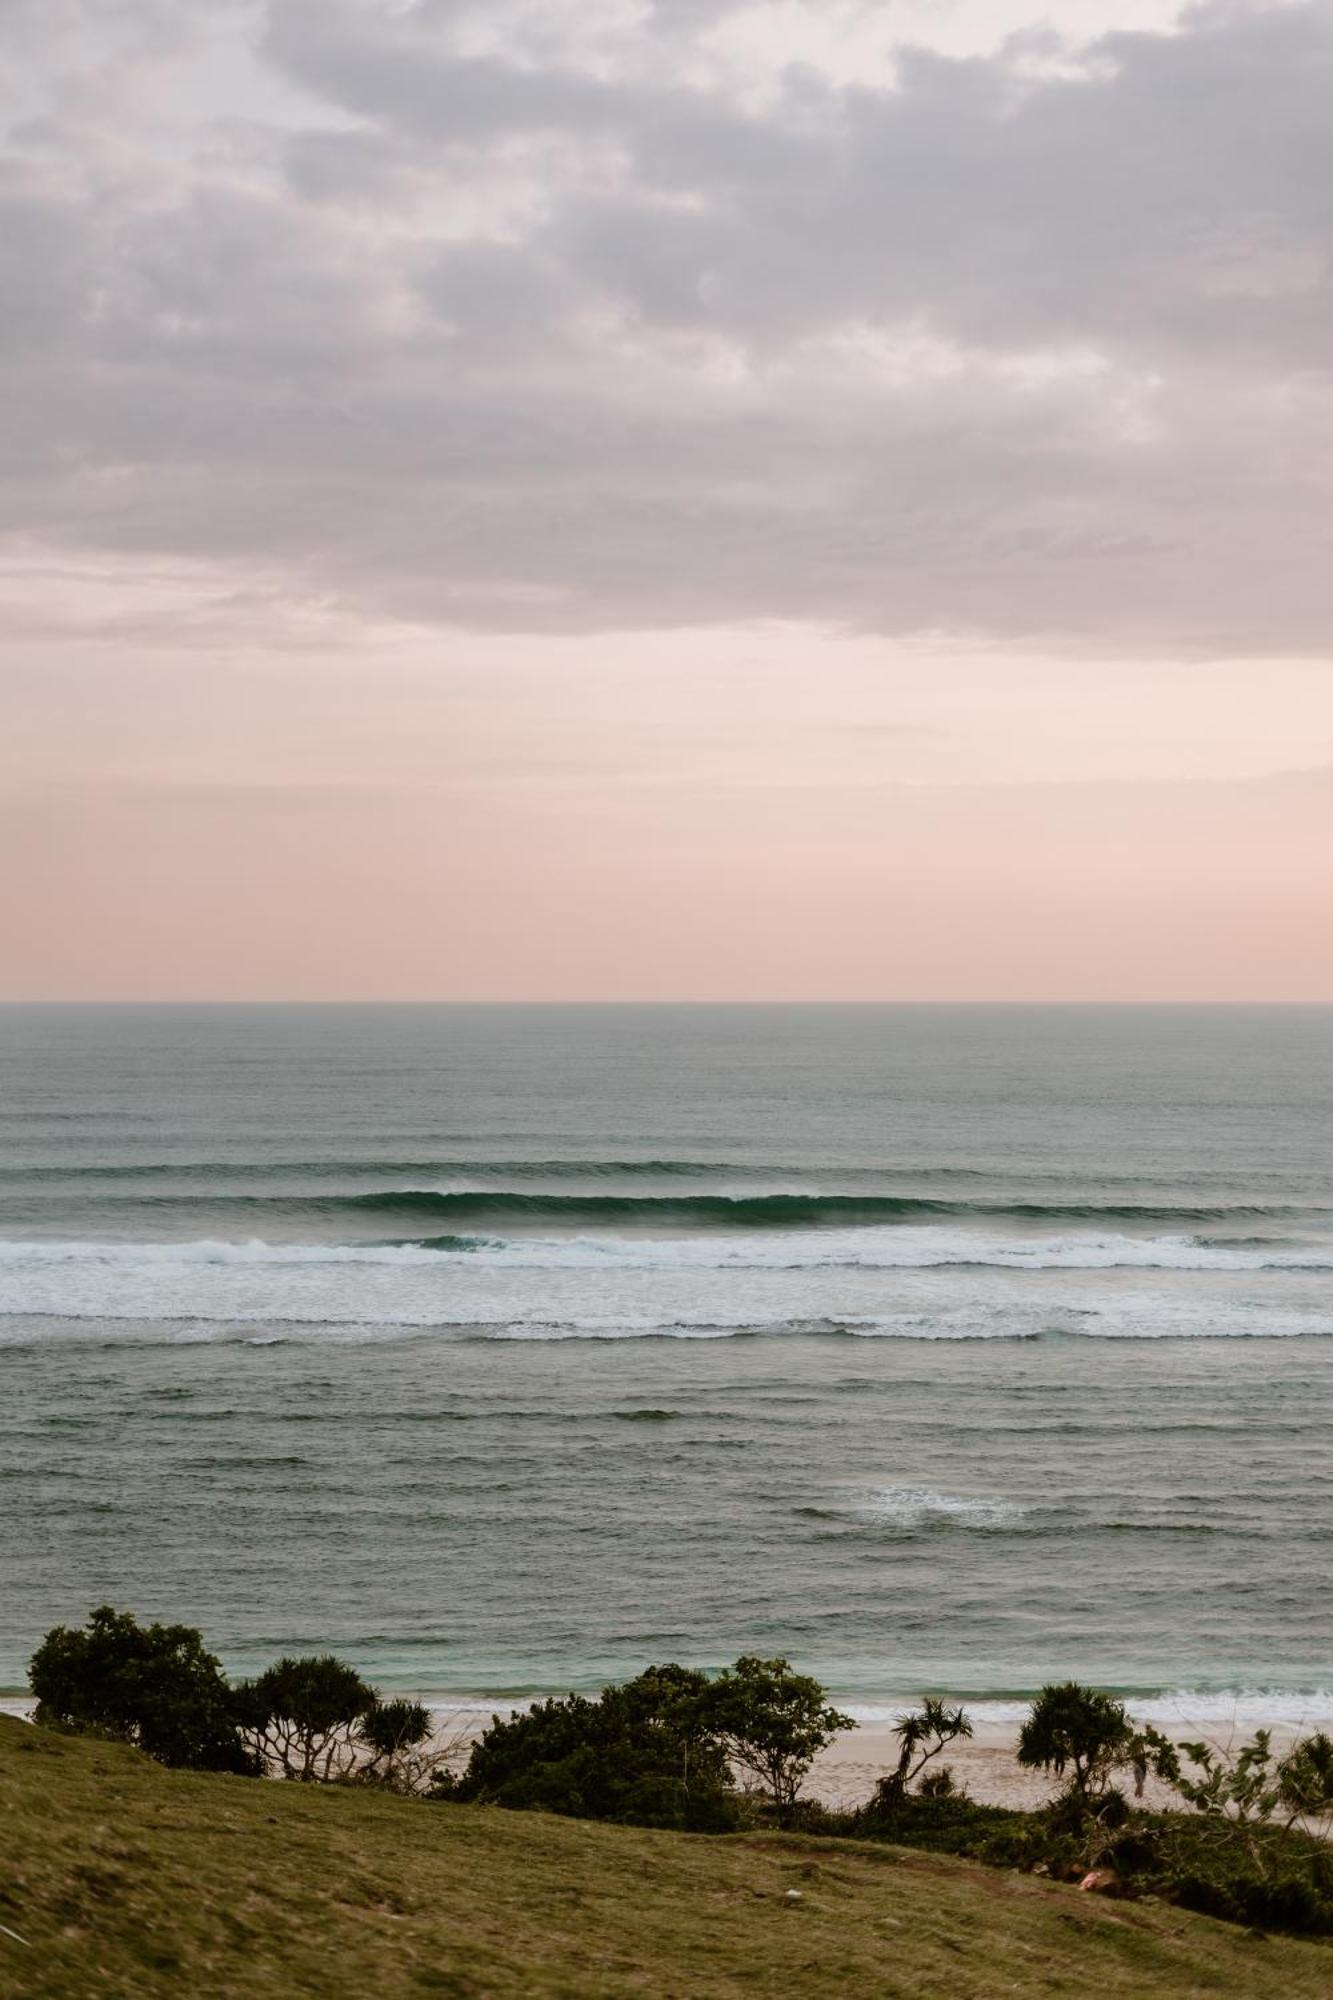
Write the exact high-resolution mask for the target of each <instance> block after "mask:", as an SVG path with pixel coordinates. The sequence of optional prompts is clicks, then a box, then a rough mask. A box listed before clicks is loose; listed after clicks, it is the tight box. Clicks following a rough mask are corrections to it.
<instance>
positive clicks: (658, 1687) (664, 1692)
mask: <svg viewBox="0 0 1333 2000" xmlns="http://www.w3.org/2000/svg"><path fill="white" fill-rule="evenodd" d="M708 1695H709V1683H708V1680H707V1677H706V1676H705V1675H703V1674H700V1673H695V1672H693V1671H692V1670H691V1669H689V1668H687V1667H678V1666H661V1667H649V1668H648V1669H647V1671H646V1672H644V1673H642V1674H640V1675H639V1676H638V1677H637V1679H635V1680H632V1681H628V1682H626V1683H625V1684H624V1685H623V1686H621V1687H610V1688H607V1689H606V1691H605V1692H604V1693H603V1694H602V1695H601V1696H600V1698H599V1699H597V1700H596V1701H590V1700H588V1699H586V1698H585V1697H584V1696H582V1695H576V1694H571V1695H565V1696H563V1697H560V1698H558V1699H555V1700H552V1701H542V1702H537V1703H536V1704H535V1705H534V1706H533V1707H532V1708H530V1709H528V1710H527V1711H526V1712H525V1713H523V1714H521V1715H515V1716H512V1717H510V1718H509V1719H508V1720H502V1719H501V1718H500V1717H499V1716H496V1717H494V1718H493V1720H492V1723H491V1727H490V1728H489V1729H488V1730H487V1731H486V1734H485V1735H484V1736H483V1737H482V1738H481V1739H480V1741H479V1742H477V1743H476V1744H474V1745H473V1749H472V1754H471V1757H470V1758H469V1760H468V1765H467V1769H466V1770H465V1771H464V1773H463V1775H462V1777H461V1778H460V1779H458V1780H456V1781H447V1780H446V1781H445V1782H444V1783H442V1784H440V1785H438V1786H437V1796H440V1797H448V1798H452V1799H458V1800H461V1801H467V1800H477V1801H481V1802H485V1803H490V1804H494V1805H500V1806H510V1807H517V1808H523V1807H528V1808H537V1809H540V1810H542V1811H546V1812H555V1813H562V1814H565V1815H567V1816H568V1817H570V1818H574V1819H605V1820H617V1821H620V1822H622V1823H625V1824H629V1825H635V1826H666V1827H678V1828H684V1829H687V1830H690V1831H693V1832H720V1831H725V1830H726V1829H728V1828H730V1827H732V1826H734V1825H735V1823H736V1813H735V1802H734V1799H733V1797H732V1794H731V1787H730V1777H729V1773H728V1770H727V1759H726V1754H725V1751H724V1750H723V1748H722V1746H721V1744H720V1743H719V1742H718V1740H717V1738H716V1736H715V1734H714V1733H713V1731H712V1729H711V1727H710V1724H709V1720H708V1718H707V1715H706V1703H707V1698H708Z"/></svg>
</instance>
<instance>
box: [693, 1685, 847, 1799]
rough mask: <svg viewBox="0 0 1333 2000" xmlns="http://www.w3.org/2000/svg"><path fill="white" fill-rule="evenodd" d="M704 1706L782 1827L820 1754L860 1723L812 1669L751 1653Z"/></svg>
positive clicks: (710, 1690)
mask: <svg viewBox="0 0 1333 2000" xmlns="http://www.w3.org/2000/svg"><path fill="white" fill-rule="evenodd" d="M704 1705H705V1710H706V1715H707V1720H708V1724H709V1727H710V1730H711V1732H712V1733H713V1734H715V1735H716V1737H717V1738H718V1739H719V1740H720V1741H721V1743H722V1744H723V1745H724V1746H725V1748H726V1752H727V1755H728V1757H729V1758H730V1759H731V1761H732V1763H733V1764H738V1765H739V1766H740V1767H741V1769H742V1770H744V1771H748V1772H749V1773H750V1775H751V1776H752V1777H755V1778H757V1779H758V1780H759V1782H760V1784H761V1785H762V1787H763V1789H764V1791H765V1792H766V1793H767V1794H768V1797H769V1799H770V1801H771V1803H772V1806H773V1809H774V1812H775V1813H776V1814H777V1820H778V1825H779V1826H789V1825H790V1824H791V1822H792V1819H793V1816H794V1812H795V1807H796V1801H797V1798H798V1797H799V1795H800V1790H801V1786H802V1784H803V1783H804V1782H805V1778H806V1775H807V1773H808V1772H809V1769H810V1766H811V1764H813V1762H814V1760H815V1758H816V1756H817V1755H818V1753H819V1752H820V1751H821V1750H823V1749H824V1748H825V1747H826V1745H828V1744H829V1743H831V1742H832V1741H833V1738H834V1737H835V1736H836V1735H837V1734H838V1732H839V1731H840V1730H843V1729H854V1728H855V1726H856V1725H855V1723H854V1722H853V1721H852V1718H851V1716H850V1715H842V1714H840V1713H839V1711H838V1710H837V1709H836V1708H830V1707H829V1705H828V1702H827V1700H826V1699H825V1695H824V1690H823V1688H822V1687H821V1686H820V1684H819V1682H818V1681H817V1680H814V1679H813V1678H812V1677H811V1676H810V1675H809V1674H798V1673H797V1672H796V1671H795V1669H794V1668H793V1667H792V1665H791V1663H790V1661H788V1660H784V1659H773V1660H761V1659H759V1658H757V1657H756V1655H754V1654H753V1653H747V1654H746V1655H745V1656H744V1657H743V1658H741V1659H739V1660H737V1662H736V1664H735V1666H734V1667H727V1668H726V1669H725V1670H724V1671H723V1672H722V1673H720V1674H719V1675H718V1677H717V1679H716V1680H715V1681H713V1682H712V1683H711V1684H710V1686H709V1687H708V1690H707V1695H706V1698H705V1704H704Z"/></svg>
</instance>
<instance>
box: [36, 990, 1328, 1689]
mask: <svg viewBox="0 0 1333 2000" xmlns="http://www.w3.org/2000/svg"><path fill="white" fill-rule="evenodd" d="M1331 1058H1333V1012H1330V1010H1327V1009H1318V1008H1290V1009H1284V1008H1269V1009H1229V1008H1222V1009H1184V1008H1160V1009H1151V1008H1141V1009H1140V1008H1134V1009H1096V1008H1064V1009H1062V1008H1050V1009H1040V1008H991V1009H986V1008H976V1009H971V1008H940V1009H930V1008H573V1007H571V1008H549V1009H521V1008H424V1007H423V1008H404V1009H382V1008H205V1007H195V1008H191V1007H179V1008H115V1009H74V1008H71V1009H41V1008H10V1009H5V1010H0V1086H2V1089H0V1370H3V1383H4V1390H5V1393H4V1396H3V1398H0V1535H2V1537H3V1543H2V1545H3V1549H4V1556H3V1583H4V1591H3V1611H2V1612H0V1688H4V1687H9V1688H15V1687H18V1686H19V1685H20V1684H21V1680H22V1666H23V1660H24V1658H25V1657H26V1651H27V1650H29V1649H30V1648H31V1645H32V1644H33V1643H34V1641H35V1638H36V1637H37V1636H38V1635H39V1634H40V1632H41V1631H42V1630H44V1629H45V1628H46V1626H47V1625H49V1624H51V1623H53V1622H56V1621H57V1620H58V1619H77V1618H81V1617H82V1616H83V1615H84V1614H85V1612H86V1611H87V1609H88V1607H89V1605H90V1604H91V1603H93V1602H95V1601H99V1600H100V1599H102V1598H104V1597H110V1598H112V1599H113V1600H114V1601H116V1602H123V1603H126V1604H129V1605H131V1606H132V1607H133V1608H135V1609H137V1610H139V1611H140V1612H141V1613H142V1614H152V1615H160V1616H171V1617H180V1616H187V1617H189V1618H190V1619H191V1620H192V1621H193V1622H197V1623H199V1624H201V1625H203V1626H204V1627H205V1628H206V1629H207V1630H208V1632H209V1634H210V1638H211V1639H212V1640H213V1641H214V1643H216V1644H217V1645H218V1646H219V1648H220V1650H221V1651H222V1652H223V1654H224V1657H225V1658H226V1659H227V1660H228V1663H229V1664H231V1665H233V1666H234V1667H235V1668H236V1669H237V1670H244V1669H245V1668H246V1667H248V1666H249V1665H252V1664H254V1663H256V1662H257V1661H259V1660H261V1659H264V1658H267V1657H270V1656H271V1655H272V1653H273V1652H274V1651H275V1650H279V1649H281V1648H283V1647H286V1646H294V1645H311V1646H319V1647H324V1646H336V1648H337V1649H338V1650H339V1651H341V1652H344V1653H347V1654H348V1655H349V1656H351V1657H353V1658H354V1659H356V1660H357V1662H358V1664H360V1665H362V1666H363V1667H364V1668H365V1669H366V1670H367V1671H369V1672H371V1673H372V1674H374V1675H376V1676H378V1678H379V1679H380V1680H381V1681H382V1682H383V1683H384V1684H385V1685H386V1686H391V1687H399V1688H411V1689H414V1690H420V1689H423V1688H427V1689H435V1690H438V1689H453V1690H465V1691H468V1693H469V1695H477V1696H478V1697H481V1696H486V1697H489V1696H490V1695H492V1694H493V1695H495V1696H496V1697H497V1698H499V1697H500V1696H507V1695H510V1694H514V1693H522V1692H524V1691H532V1690H534V1689H547V1688H552V1687H561V1686H582V1687H589V1686H595V1685H597V1684H598V1683H599V1682H600V1681H602V1680H604V1679H605V1678H606V1677H607V1676H608V1675H612V1674H615V1673H620V1672H629V1671H633V1670H634V1669H635V1668H636V1667H637V1666H639V1665H642V1664H643V1663H644V1662H645V1661H646V1660H648V1659H650V1658H662V1657H668V1656H670V1657H678V1658H682V1659H690V1660H694V1661H697V1662H698V1663H700V1664H704V1665H708V1664H716V1663H717V1662H719V1661H720V1660H722V1659H725V1658H727V1657H731V1656H734V1654H735V1653H737V1652H738V1651H742V1650H754V1649H756V1648H758V1649H761V1650H768V1651H772V1650H785V1651H789V1652H791V1653H793V1654H794V1655H796V1656H798V1657H800V1658H801V1659H802V1660H803V1661H804V1662H806V1663H807V1664H809V1665H810V1666H812V1667H813V1668H815V1669H816V1670H817V1671H820V1672H821V1673H823V1675H824V1676H825V1678H826V1679H827V1680H828V1681H829V1684H830V1685H831V1686H833V1687H834V1688H835V1689H836V1690H837V1691H838V1692H839V1693H840V1694H841V1695H842V1696H843V1697H844V1698H845V1699H848V1700H850V1701H852V1702H853V1704H855V1703H857V1702H860V1703H861V1704H862V1705H863V1706H866V1705H868V1707H869V1709H873V1708H874V1706H875V1703H876V1702H877V1701H878V1700H881V1699H882V1698H884V1697H885V1696H886V1695H887V1694H889V1693H891V1692H892V1693H894V1694H896V1693H898V1692H899V1691H910V1690H912V1689H913V1688H921V1687H927V1686H930V1687H935V1688H940V1689H947V1690H951V1691H954V1692H960V1693H967V1694H970V1695H972V1696H974V1697H976V1696H980V1697H983V1698H984V1699H985V1700H987V1701H988V1702H991V1703H996V1704H999V1706H1000V1708H1003V1706H1004V1704H1005V1703H1007V1702H1008V1703H1012V1702H1014V1701H1021V1698H1022V1696H1023V1695H1024V1694H1025V1693H1026V1692H1027V1691H1029V1690H1030V1689H1031V1688H1032V1687H1033V1686H1035V1685H1036V1684H1038V1682H1039V1681H1040V1680H1041V1679H1043V1678H1045V1677H1047V1676H1049V1675H1051V1674H1066V1673H1077V1674H1079V1675H1081V1676H1084V1677H1087V1678H1093V1679H1098V1680H1101V1681H1103V1682H1104V1683H1105V1684H1107V1685H1112V1686H1116V1687H1118V1688H1121V1689H1122V1690H1123V1691H1125V1692H1126V1693H1127V1694H1130V1695H1131V1696H1133V1697H1134V1699H1136V1700H1137V1701H1139V1702H1140V1703H1149V1704H1151V1703H1152V1702H1154V1701H1165V1700H1167V1699H1168V1698H1169V1699H1170V1700H1172V1701H1175V1700H1179V1699H1182V1698H1184V1696H1188V1698H1189V1699H1190V1700H1192V1701H1194V1702H1196V1703H1203V1704H1205V1707H1206V1704H1209V1703H1211V1704H1213V1705H1214V1707H1216V1708H1217V1709H1218V1710H1219V1712H1221V1711H1222V1710H1224V1709H1225V1708H1226V1706H1227V1704H1228V1703H1234V1702H1235V1701H1236V1700H1238V1699H1240V1698H1241V1696H1242V1695H1243V1698H1244V1700H1245V1702H1247V1703H1249V1704H1251V1705H1253V1704H1254V1703H1256V1702H1257V1703H1259V1704H1260V1706H1262V1705H1263V1704H1264V1703H1265V1702H1267V1703H1268V1704H1269V1705H1270V1708H1271V1711H1272V1712H1273V1713H1275V1714H1277V1713H1287V1712H1288V1711H1289V1710H1290V1711H1291V1712H1295V1711H1296V1710H1297V1709H1299V1710H1300V1711H1301V1712H1302V1713H1307V1712H1322V1711H1318V1704H1319V1702H1321V1701H1322V1700H1324V1698H1325V1696H1326V1694H1327V1690H1328V1689H1329V1687H1330V1686H1333V1615H1331V1614H1330V1612H1329V1610H1328V1608H1327V1607H1328V1604H1329V1601H1330V1594H1329V1591H1328V1588H1327V1585H1328V1583H1329V1582H1330V1581H1333V1578H1331V1577H1330V1575H1329V1561H1328V1554H1327V1550H1328V1538H1327V1532H1326V1529H1327V1510H1328V1504H1329V1500H1330V1497H1333V1472H1331V1471H1330V1470H1329V1465H1330V1460H1329V1454H1328V1449H1327V1445H1328V1435H1329V1424H1330V1419H1331V1418H1333V1339H1331V1338H1330V1336H1331V1335H1333V1285H1331V1284H1330V1274H1333V1061H1331V1060H1330V1059H1331ZM1182 1691H1183V1694H1182ZM1312 1703H1313V1704H1315V1709H1314V1710H1311V1707H1310V1705H1311V1704H1312ZM997 1712H999V1710H998V1709H997ZM1199 1712H1204V1710H1202V1709H1201V1710H1200V1711H1199Z"/></svg>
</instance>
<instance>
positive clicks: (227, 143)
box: [0, 0, 1333, 654]
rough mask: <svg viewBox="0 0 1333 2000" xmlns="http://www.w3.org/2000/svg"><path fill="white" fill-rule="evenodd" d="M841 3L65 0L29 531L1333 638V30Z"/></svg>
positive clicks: (22, 305) (928, 621)
mask: <svg viewBox="0 0 1333 2000" xmlns="http://www.w3.org/2000/svg"><path fill="white" fill-rule="evenodd" d="M835 16H836V25H837V26H838V29H839V34H838V35H831V34H830V35H828V36H826V46H825V45H823V44H821V42H820V39H819V33H818V28H819V23H820V20H821V10H814V11H813V12H811V11H810V10H804V11H802V10H801V9H800V8H799V7H793V6H787V7H785V8H783V7H776V6H773V7H765V6H757V5H740V4H733V5H730V6H728V5H726V4H725V0H658V4H656V5H654V6H649V5H646V4H639V5H632V4H630V0H600V4H594V0H584V4H581V5H579V6H577V7H563V8H562V7H561V6H559V5H556V4H554V3H553V0H552V3H551V4H544V5H542V6H536V5H523V4H512V5H511V4H492V5H490V6H488V7H486V8H478V7H474V6H469V5H466V4H462V0H417V4H415V5H404V4H401V0H399V3H398V4H391V0H271V4H269V5H267V6H259V5H251V4H246V3H245V0H223V4H218V0H209V4H207V5H204V4H194V5H186V4H182V0H174V4H166V0H118V4H107V0H96V4H94V0H40V4H39V0H17V4H11V5H10V6H9V7H8V8H7V9H6V10H5V11H4V13H3V15H0V56H3V58H4V68H5V73H6V74H7V75H8V76H9V77H10V78H11V87H10V90H11V97H12V103H11V105H10V107H9V115H8V116H7V117H6V118H5V120H4V122H3V136H2V139H0V287H2V288H3V296H4V298H5V302H6V304H5V311H4V314H3V318H2V319H0V342H2V343H3V364H4V365H3V391H2V394H3V399H4V422H3V425H2V426H0V434H2V435H3V439H4V443H3V446H2V447H0V452H2V456H0V530H3V531H4V532H5V533H7V534H8V535H10V536H12V537H15V538H21V540H22V543H23V545H24V546H26V547H29V548H31V547H33V546H36V547H37V548H39V549H43V550H54V551H71V552H72V551H75V550H80V551H91V552H100V553H102V554H106V555H110V556H112V557H115V556H129V557H134V558H139V557H150V556H151V557H152V558H154V559H161V558H168V559H177V560H189V561H195V560H204V561H206V562H208V563H210V564H214V565H216V564H222V565H223V566H234V567H235V568H236V569H237V571H238V573H240V574H244V575H246V576H253V575H254V574H256V573H258V572H260V571H262V572H263V573H264V574H265V575H266V576H269V577H272V576H275V575H276V576H279V577H281V578H283V579H284V580H285V584H286V587H289V588H290V589H291V590H292V591H293V592H294V593H305V592H313V593H316V594H331V595H333V596H336V597H338V598H341V599H345V600H347V601H349V602H355V603H356V604H358V605H360V606H364V607H368V608H370V609H372V610H375V611H382V612H385V613H389V614H393V615H397V616H406V617H409V618H413V619H419V620H425V621H439V622H443V623H448V624H454V625H457V624H462V625H474V626H487V627H492V628H498V629H510V630H530V631H531V630H541V631H552V632H579V631H592V630H596V629H599V628H600V629H606V628H616V627H622V626H632V627H635V628H639V629H643V628H647V627H652V626H672V625H684V624H697V623H705V622H707V623H713V624H717V623H726V622H728V621H739V620H751V619H754V618H756V617H763V618H781V619H796V620H816V621H821V622H828V621H837V622H844V623H846V624H849V625H853V626H859V627H862V628H865V629H867V630H870V631H876V632H881V633H903V632H910V631H913V630H919V629H922V628H964V629H970V630H973V631H977V632H983V633H989V634H994V635H996V636H998V637H1001V638H1004V639H1009V640H1012V639H1015V638H1019V637H1022V638H1027V639H1032V638H1040V639H1041V640H1043V641H1046V642H1050V641H1057V642H1059V643H1061V644H1063V645H1066V646H1077V647H1080V648H1083V647H1086V648H1096V649H1099V650H1100V649H1109V650H1120V651H1126V650H1131V649H1138V650H1141V651H1143V652H1161V651H1175V652H1176V653H1214V654H1215V653H1219V652H1222V651H1234V652H1237V653H1246V652H1248V653H1256V652H1264V653H1269V654H1272V653H1276V652H1280V651H1290V652H1296V653H1300V652H1318V651H1320V650H1322V649H1325V648H1326V647H1327V646H1328V645H1329V643H1330V641H1333V593H1331V592H1330V591H1329V588H1328V578H1329V575H1330V573H1333V561H1331V559H1333V550H1331V549H1330V520H1331V519H1333V516H1331V515H1330V498H1331V497H1333V496H1331V494H1330V485H1331V483H1333V286H1331V280H1330V258H1331V256H1333V196H1331V195H1330V190H1331V189H1333V119H1330V117H1329V115H1328V111H1329V106H1330V104H1333V11H1330V9H1329V8H1328V7H1327V6H1312V5H1291V6H1280V7H1275V8H1266V7H1230V6H1224V7H1217V8H1206V9H1200V10H1195V11H1192V12H1190V13H1187V14H1186V15H1185V16H1183V17H1182V18H1181V20H1180V21H1179V22H1178V23H1177V24H1176V25H1175V27H1174V29H1173V30H1172V31H1170V32H1167V31H1166V24H1165V23H1163V24H1162V26H1161V27H1160V28H1158V29H1154V30H1140V31H1136V32H1110V33H1103V34H1101V35H1099V36H1096V37H1094V38H1093V39H1091V40H1081V41H1078V42H1070V43H1064V44H1061V43H1057V42H1056V41H1055V40H1054V39H1053V38H1052V37H1050V36H1034V35H1030V34H1028V35H1023V34H1019V35H1016V36H1012V37H1010V38H1009V39H1007V40H1006V41H1004V42H1003V43H1002V44H1001V45H1000V46H998V47H985V46H982V45H979V46H978V47H977V48H976V49H975V51H974V52H972V53H970V54H960V53H952V54H949V53H942V52H941V51H940V50H938V49H936V50H929V49H925V48H922V47H920V46H917V47H912V46H908V45H905V44H904V42H903V34H904V31H905V30H908V31H910V30H912V29H913V26H914V17H913V16H911V14H910V13H904V11H903V10H901V9H898V10H895V9H893V8H891V7H888V6H876V5H861V6H850V5H848V6H843V7H841V8H837V7H830V8H828V9H824V10H822V19H823V21H824V23H825V26H826V27H827V24H828V22H829V21H830V20H831V19H833V17H835ZM849 37H854V38H855V45H856V46H857V48H858V49H862V50H865V51H866V52H867V57H866V60H865V62H864V65H863V73H862V74H859V75H852V76H849V75H847V74H845V73H844V72H845V67H846V66H845V64H840V63H839V62H838V61H837V60H836V57H837V55H838V51H839V49H840V48H841V49H845V48H846V47H847V46H848V45H849V43H848V38H849ZM793 50H795V51H797V52H798V53H800V54H801V55H802V60H801V61H800V62H799V63H796V62H792V61H790V60H788V59H787V58H788V57H789V56H790V55H791V53H792V51H793ZM821 50H822V53H821ZM20 58H21V60H20ZM20 74H21V75H22V77H23V78H24V82H23V83H22V85H19V84H17V83H13V82H12V79H13V78H15V77H16V76H18V75H20Z"/></svg>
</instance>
